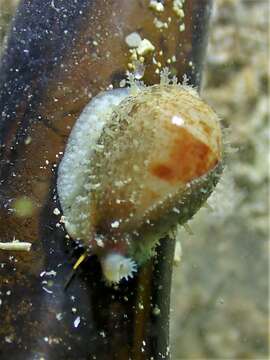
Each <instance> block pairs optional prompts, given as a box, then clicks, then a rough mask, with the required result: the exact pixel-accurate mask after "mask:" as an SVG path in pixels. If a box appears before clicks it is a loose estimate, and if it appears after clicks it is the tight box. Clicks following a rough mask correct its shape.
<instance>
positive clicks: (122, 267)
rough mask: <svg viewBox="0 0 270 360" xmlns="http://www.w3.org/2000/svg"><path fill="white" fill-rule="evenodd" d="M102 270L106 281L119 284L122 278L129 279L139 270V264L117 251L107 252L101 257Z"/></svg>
mask: <svg viewBox="0 0 270 360" xmlns="http://www.w3.org/2000/svg"><path fill="white" fill-rule="evenodd" d="M101 266H102V272H103V275H104V277H105V280H106V282H108V283H109V284H118V283H119V282H120V281H121V280H123V279H125V280H128V279H129V278H132V277H133V274H134V273H135V272H137V264H136V262H135V261H134V260H132V259H131V258H129V257H126V256H124V255H121V254H119V253H117V252H111V253H108V254H106V255H105V256H104V257H103V258H102V259H101Z"/></svg>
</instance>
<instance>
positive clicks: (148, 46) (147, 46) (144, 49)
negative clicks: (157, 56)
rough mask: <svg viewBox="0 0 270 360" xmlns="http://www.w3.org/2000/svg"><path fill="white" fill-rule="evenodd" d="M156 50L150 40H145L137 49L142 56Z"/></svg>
mask: <svg viewBox="0 0 270 360" xmlns="http://www.w3.org/2000/svg"><path fill="white" fill-rule="evenodd" d="M154 50H155V47H154V45H153V44H152V43H151V42H150V41H149V40H148V39H143V40H142V41H141V42H140V44H139V46H138V48H137V53H138V55H140V56H141V55H146V54H148V53H149V52H153V51H154Z"/></svg>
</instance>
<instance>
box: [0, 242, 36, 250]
mask: <svg viewBox="0 0 270 360" xmlns="http://www.w3.org/2000/svg"><path fill="white" fill-rule="evenodd" d="M31 246H32V244H31V243H29V242H20V241H19V240H13V241H11V242H0V250H10V251H30V249H31Z"/></svg>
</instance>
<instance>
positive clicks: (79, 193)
mask: <svg viewBox="0 0 270 360" xmlns="http://www.w3.org/2000/svg"><path fill="white" fill-rule="evenodd" d="M221 157H222V150H221V128H220V124H219V119H218V117H217V115H216V113H215V112H214V111H213V110H212V109H211V108H210V107H209V106H208V105H207V104H206V103H205V102H204V101H203V100H201V98H200V97H199V95H198V94H197V92H196V91H195V90H194V89H192V88H191V87H188V86H186V85H180V84H177V83H176V82H175V81H173V82H172V83H171V82H170V80H169V79H168V78H166V76H165V75H163V78H162V79H161V83H160V84H157V85H153V86H147V87H146V86H142V85H139V86H137V87H136V86H135V85H134V84H133V85H132V86H131V88H125V89H116V90H112V91H107V92H104V93H102V94H100V95H98V96H97V97H95V98H94V99H93V100H92V101H91V102H90V103H89V104H88V105H87V106H86V108H85V109H84V110H83V112H82V114H81V115H80V117H79V119H78V120H77V122H76V123H75V125H74V128H73V129H72V132H71V135H70V137H69V140H68V143H67V146H66V150H65V153H64V156H63V159H62V161H61V163H60V165H59V170H58V179H57V190H58V194H59V199H60V203H61V207H62V211H63V214H64V217H65V227H66V230H67V232H68V233H69V235H70V236H71V237H73V238H75V239H79V240H81V242H82V243H83V244H84V245H85V247H86V248H88V249H89V252H90V253H92V254H96V255H98V257H99V259H100V262H101V265H102V270H103V275H104V277H105V278H106V280H108V281H109V282H113V283H118V282H119V281H121V280H122V279H123V278H125V279H128V277H132V274H133V273H134V272H135V271H136V269H137V267H138V266H140V265H141V264H143V263H144V262H145V261H146V260H147V259H148V258H149V257H151V256H152V254H153V251H154V247H155V245H156V243H157V242H158V241H159V240H160V239H161V238H162V237H163V236H165V235H166V234H168V232H169V231H170V230H171V229H173V228H174V227H175V226H176V225H177V224H184V223H185V222H186V221H187V220H189V219H190V218H191V217H192V216H193V215H194V214H195V213H196V211H197V210H198V209H199V208H200V207H201V206H202V204H203V203H204V202H205V201H206V199H207V198H208V196H209V195H210V194H211V192H212V190H213V188H214V186H215V185H216V184H217V182H218V179H219V177H220V173H221V167H222V162H221Z"/></svg>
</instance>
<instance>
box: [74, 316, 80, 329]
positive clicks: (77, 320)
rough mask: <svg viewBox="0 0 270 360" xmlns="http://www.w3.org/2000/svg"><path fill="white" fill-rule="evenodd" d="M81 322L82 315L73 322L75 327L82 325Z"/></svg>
mask: <svg viewBox="0 0 270 360" xmlns="http://www.w3.org/2000/svg"><path fill="white" fill-rule="evenodd" d="M80 322H81V318H80V316H77V317H76V319H75V320H74V323H73V324H74V327H75V328H77V327H78V326H79V325H80Z"/></svg>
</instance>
